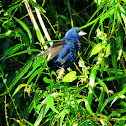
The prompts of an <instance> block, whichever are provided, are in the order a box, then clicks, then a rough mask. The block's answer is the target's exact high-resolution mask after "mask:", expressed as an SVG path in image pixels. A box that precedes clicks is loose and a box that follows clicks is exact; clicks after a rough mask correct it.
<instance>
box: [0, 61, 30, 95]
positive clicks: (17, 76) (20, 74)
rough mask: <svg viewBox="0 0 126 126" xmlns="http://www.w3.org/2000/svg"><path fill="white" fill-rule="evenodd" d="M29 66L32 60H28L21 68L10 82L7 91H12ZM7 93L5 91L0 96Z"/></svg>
mask: <svg viewBox="0 0 126 126" xmlns="http://www.w3.org/2000/svg"><path fill="white" fill-rule="evenodd" d="M31 65H32V60H29V61H28V62H27V63H26V64H25V65H24V66H23V67H22V69H21V70H20V71H19V72H18V73H17V75H16V76H15V77H14V79H13V80H12V82H11V84H10V87H9V91H11V90H12V89H13V87H14V86H15V84H17V82H18V81H19V80H20V79H21V77H23V76H24V74H25V73H26V72H27V71H28V69H29V68H30V66H31ZM7 93H8V91H5V92H4V93H2V94H0V96H3V95H6V94H7Z"/></svg>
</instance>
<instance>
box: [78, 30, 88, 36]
mask: <svg viewBox="0 0 126 126" xmlns="http://www.w3.org/2000/svg"><path fill="white" fill-rule="evenodd" d="M78 34H79V36H83V35H86V34H87V33H86V32H83V31H82V30H81V31H80V32H79V33H78Z"/></svg>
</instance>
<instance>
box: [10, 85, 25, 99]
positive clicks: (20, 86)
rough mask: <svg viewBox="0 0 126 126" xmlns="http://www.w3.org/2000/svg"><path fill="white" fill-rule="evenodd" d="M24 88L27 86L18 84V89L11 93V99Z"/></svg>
mask: <svg viewBox="0 0 126 126" xmlns="http://www.w3.org/2000/svg"><path fill="white" fill-rule="evenodd" d="M26 86H27V84H20V85H18V87H17V88H16V89H15V90H14V93H13V95H12V97H13V96H14V95H15V94H16V93H17V92H18V91H19V90H20V89H21V88H23V87H26Z"/></svg>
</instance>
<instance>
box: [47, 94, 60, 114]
mask: <svg viewBox="0 0 126 126" xmlns="http://www.w3.org/2000/svg"><path fill="white" fill-rule="evenodd" d="M47 103H48V105H49V107H50V108H51V109H52V110H53V111H54V112H56V113H58V111H57V110H56V108H55V106H54V102H53V98H52V96H51V95H48V96H47Z"/></svg>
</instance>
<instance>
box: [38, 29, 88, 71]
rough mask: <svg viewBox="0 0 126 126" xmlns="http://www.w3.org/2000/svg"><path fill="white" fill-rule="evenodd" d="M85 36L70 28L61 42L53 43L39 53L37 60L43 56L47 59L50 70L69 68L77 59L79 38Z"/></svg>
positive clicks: (83, 33) (81, 32)
mask: <svg viewBox="0 0 126 126" xmlns="http://www.w3.org/2000/svg"><path fill="white" fill-rule="evenodd" d="M83 35H86V33H85V32H83V31H82V30H81V29H78V28H77V27H74V28H71V29H70V30H69V31H68V32H66V34H65V36H64V38H63V39H62V41H58V42H55V43H54V44H53V46H51V47H50V48H49V49H47V50H45V51H44V52H43V53H39V54H38V55H37V58H39V57H40V56H42V55H44V56H45V57H47V56H48V57H47V61H48V66H49V67H50V68H51V69H55V68H57V67H58V68H61V67H63V68H66V67H69V66H70V65H71V64H72V63H73V62H74V60H75V59H76V57H77V52H78V50H79V49H80V47H81V43H80V41H79V40H80V38H81V37H82V36H83Z"/></svg>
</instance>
